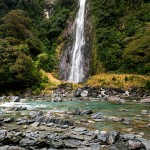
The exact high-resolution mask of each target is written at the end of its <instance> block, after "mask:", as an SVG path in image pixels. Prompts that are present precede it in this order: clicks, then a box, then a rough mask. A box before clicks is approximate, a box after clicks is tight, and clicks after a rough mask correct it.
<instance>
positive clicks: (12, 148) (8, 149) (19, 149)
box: [0, 145, 25, 150]
mask: <svg viewBox="0 0 150 150" xmlns="http://www.w3.org/2000/svg"><path fill="white" fill-rule="evenodd" d="M0 150H25V149H24V148H22V147H19V146H9V145H6V146H1V147H0Z"/></svg>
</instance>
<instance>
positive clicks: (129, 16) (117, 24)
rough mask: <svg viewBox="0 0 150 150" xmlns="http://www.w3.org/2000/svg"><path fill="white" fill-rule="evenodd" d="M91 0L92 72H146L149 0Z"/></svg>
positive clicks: (149, 57)
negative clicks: (92, 27) (92, 26)
mask: <svg viewBox="0 0 150 150" xmlns="http://www.w3.org/2000/svg"><path fill="white" fill-rule="evenodd" d="M90 3H91V7H92V18H93V25H94V29H93V32H94V36H93V37H94V38H93V43H94V44H93V67H94V68H95V69H92V70H93V71H94V72H93V74H95V73H97V72H103V71H106V72H112V71H113V72H117V73H135V74H145V75H148V74H149V73H150V2H149V0H90ZM97 68H98V69H97ZM95 71H96V72H95Z"/></svg>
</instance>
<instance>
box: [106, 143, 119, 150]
mask: <svg viewBox="0 0 150 150" xmlns="http://www.w3.org/2000/svg"><path fill="white" fill-rule="evenodd" d="M108 150H121V149H118V148H117V146H116V145H114V144H112V145H111V146H110V147H109V148H108Z"/></svg>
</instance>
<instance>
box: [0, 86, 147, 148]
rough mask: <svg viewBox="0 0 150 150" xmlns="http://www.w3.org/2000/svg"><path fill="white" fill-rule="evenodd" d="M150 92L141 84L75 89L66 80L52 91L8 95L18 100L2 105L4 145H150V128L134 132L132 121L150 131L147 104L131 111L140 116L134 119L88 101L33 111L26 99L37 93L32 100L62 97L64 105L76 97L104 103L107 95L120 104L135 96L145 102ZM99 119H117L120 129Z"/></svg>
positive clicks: (0, 121)
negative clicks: (57, 109) (109, 112)
mask: <svg viewBox="0 0 150 150" xmlns="http://www.w3.org/2000/svg"><path fill="white" fill-rule="evenodd" d="M149 96H150V94H149V93H148V92H145V91H142V90H139V89H131V90H129V91H125V90H121V89H112V88H104V87H94V88H93V87H84V88H78V89H76V90H75V91H73V89H72V87H70V86H68V85H67V86H64V85H63V86H62V85H61V86H60V87H59V88H58V89H55V90H54V91H53V93H51V94H43V95H36V96H35V95H34V96H33V95H30V93H26V94H24V95H21V96H2V97H0V101H1V102H6V101H7V102H9V103H11V104H13V106H11V107H4V105H2V106H1V107H2V108H3V110H2V112H0V113H2V114H0V115H1V118H0V150H16V149H17V150H25V149H27V150H35V149H41V150H54V149H62V150H67V149H70V150H71V149H76V150H130V149H131V150H136V149H137V150H150V141H149V140H148V139H146V138H145V137H144V133H143V132H134V131H132V130H133V129H132V128H131V127H130V125H132V126H134V127H136V126H137V127H138V126H140V127H141V126H142V128H143V127H144V129H145V130H147V132H148V130H149V127H150V124H149V123H150V122H149V117H150V111H149V110H148V109H147V110H141V112H139V113H138V115H134V114H131V113H130V114H129V115H130V116H131V115H133V118H134V119H135V122H133V120H131V117H129V118H127V117H123V116H124V115H125V114H123V115H122V116H120V117H118V116H111V115H109V116H108V115H105V113H104V111H103V112H101V110H99V112H97V111H95V110H93V109H87V108H88V107H87V108H84V107H82V108H80V107H79V108H70V109H69V110H67V111H64V112H54V109H52V110H49V109H50V108H48V109H47V110H45V111H40V110H38V108H37V109H36V110H35V111H33V110H32V111H31V110H30V109H29V110H28V107H27V106H24V105H23V104H24V102H25V99H26V98H31V99H32V101H44V100H45V101H48V102H47V103H46V104H48V103H51V102H52V103H54V102H56V103H60V105H62V106H63V105H64V103H65V102H66V101H68V102H74V101H76V99H77V100H78V101H80V102H83V103H86V104H87V106H88V105H89V103H95V102H96V104H99V103H103V102H105V101H106V102H108V104H109V103H113V105H112V107H114V106H115V108H116V106H118V104H122V105H125V104H126V103H128V102H131V101H132V102H133V103H137V102H138V103H141V104H139V105H142V104H143V103H149V102H150V98H149ZM83 103H82V104H83ZM18 104H20V105H19V106H18ZM72 104H74V103H70V104H69V106H70V105H72ZM6 105H7V104H6ZM148 105H149V104H148ZM120 106H121V105H120ZM92 108H93V107H92ZM143 108H144V107H143ZM147 108H148V107H147ZM105 111H107V110H105ZM114 111H115V110H114ZM128 111H130V110H127V109H121V108H120V109H119V111H118V113H121V112H125V113H126V112H128ZM96 123H98V125H100V126H101V124H102V123H104V124H105V123H107V124H110V123H111V124H114V125H118V129H117V130H116V128H115V130H113V127H112V129H111V130H110V129H109V130H100V129H95V127H94V125H95V124H96ZM116 123H117V124H116ZM119 124H124V125H127V127H126V132H122V130H121V129H120V127H119ZM136 124H137V125H136ZM140 129H141V128H140ZM148 133H149V132H148ZM147 137H148V138H149V136H147Z"/></svg>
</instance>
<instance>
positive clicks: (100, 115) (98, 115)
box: [92, 113, 104, 119]
mask: <svg viewBox="0 0 150 150" xmlns="http://www.w3.org/2000/svg"><path fill="white" fill-rule="evenodd" d="M92 118H93V119H103V118H104V117H103V114H102V113H94V114H93V115H92Z"/></svg>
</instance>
